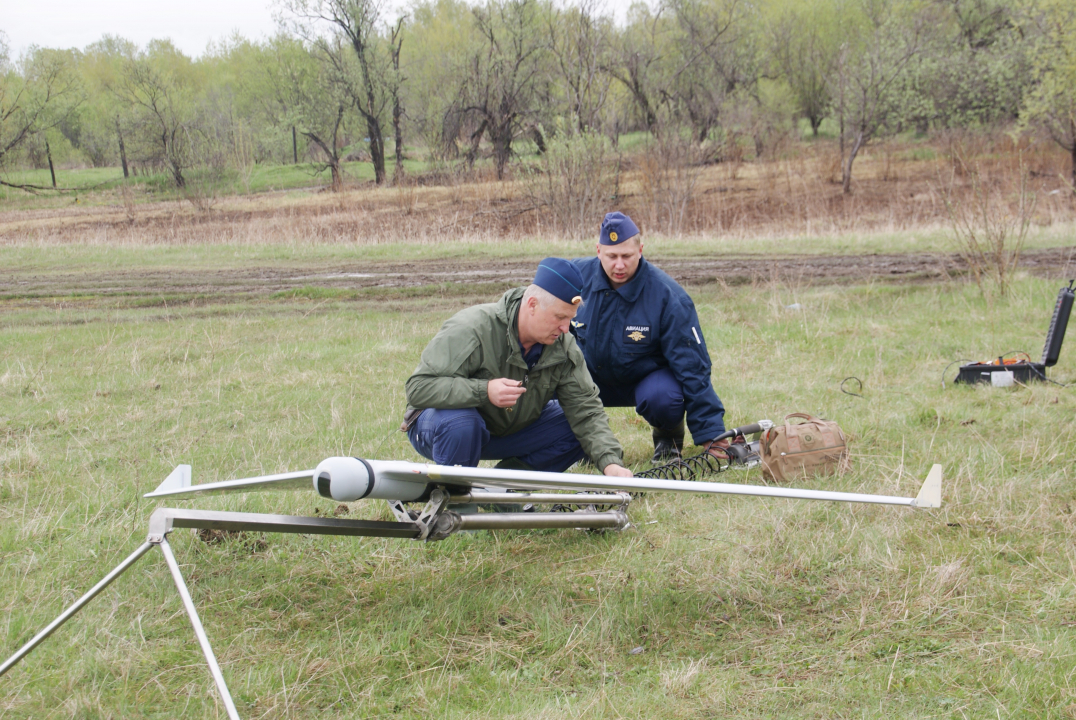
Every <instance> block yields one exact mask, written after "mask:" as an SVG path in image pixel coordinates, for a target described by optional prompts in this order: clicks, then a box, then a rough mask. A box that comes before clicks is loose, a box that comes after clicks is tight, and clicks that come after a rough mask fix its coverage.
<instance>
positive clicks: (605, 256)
mask: <svg viewBox="0 0 1076 720" xmlns="http://www.w3.org/2000/svg"><path fill="white" fill-rule="evenodd" d="M642 257H643V243H642V241H640V240H639V237H638V236H635V238H631V239H628V240H625V241H624V242H622V243H620V244H619V245H602V244H600V243H599V244H598V260H599V261H600V262H601V264H602V270H604V271H605V276H606V277H608V278H609V282H610V284H611V285H612V286H613V289H614V290H616V289H617V288H619V287H620V286H621V285H623V284H624V283H626V282H628V281H629V280H631V279H632V278H633V277H635V271H636V270H638V269H639V260H641V259H642Z"/></svg>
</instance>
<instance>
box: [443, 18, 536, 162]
mask: <svg viewBox="0 0 1076 720" xmlns="http://www.w3.org/2000/svg"><path fill="white" fill-rule="evenodd" d="M538 11H539V7H538V3H537V1H536V0H489V1H488V2H487V4H486V5H484V6H481V7H476V8H474V10H473V13H474V22H475V27H476V29H477V30H478V33H479V35H480V37H481V42H480V44H479V45H478V47H477V48H476V49H475V51H474V52H473V53H472V55H471V57H470V59H469V61H468V68H467V75H466V79H465V80H464V83H463V88H462V90H461V93H460V95H461V102H460V105H459V111H460V112H462V113H464V114H469V115H473V116H475V117H476V118H477V119H478V123H479V124H478V129H477V130H475V131H474V132H473V133H472V134H471V138H470V140H471V152H470V158H471V160H472V161H473V158H474V154H475V153H476V152H477V149H478V143H479V142H480V141H481V139H482V135H483V134H487V135H488V136H489V139H490V142H491V143H492V145H493V158H494V163H495V165H496V168H497V179H498V180H500V179H503V178H504V168H505V165H506V164H507V163H508V159H509V158H510V157H511V155H512V141H513V140H514V139H515V137H516V136H517V134H518V133H519V132H520V131H521V129H522V128H523V127H524V126H525V124H526V121H527V119H528V118H529V117H530V116H531V115H532V114H533V113H534V111H535V109H536V104H537V97H538V83H539V81H540V75H539V72H540V70H541V59H542V55H543V51H544V49H545V47H546V44H545V41H544V39H543V38H542V37H541V26H540V24H539V17H538Z"/></svg>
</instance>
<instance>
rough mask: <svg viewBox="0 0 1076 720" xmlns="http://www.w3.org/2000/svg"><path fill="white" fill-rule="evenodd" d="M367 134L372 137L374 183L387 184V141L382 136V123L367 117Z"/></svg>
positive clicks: (371, 158) (374, 118)
mask: <svg viewBox="0 0 1076 720" xmlns="http://www.w3.org/2000/svg"><path fill="white" fill-rule="evenodd" d="M366 132H367V133H369V135H370V160H371V161H372V162H373V164H374V182H375V183H377V184H378V185H381V184H382V183H384V182H385V139H384V138H383V137H382V135H381V123H380V122H378V120H377V118H376V117H374V116H372V115H367V116H366Z"/></svg>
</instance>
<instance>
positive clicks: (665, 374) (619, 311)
mask: <svg viewBox="0 0 1076 720" xmlns="http://www.w3.org/2000/svg"><path fill="white" fill-rule="evenodd" d="M572 262H573V263H575V265H576V266H577V267H578V268H579V271H580V272H581V273H582V275H583V283H584V284H583V305H582V307H581V308H580V309H579V313H578V315H576V317H575V320H573V321H572V334H573V335H575V340H576V343H578V345H579V347H580V348H581V349H582V351H583V356H584V357H585V358H586V361H587V368H588V369H589V370H590V375H591V377H592V378H593V379H594V383H595V384H596V385H597V386H598V391H599V393H600V396H601V401H602V404H603V405H605V406H606V407H633V406H634V407H635V409H636V412H638V413H639V415H641V416H642V417H643V419H645V420H646V421H647V422H648V423H650V424H651V425H652V426H653V427H655V428H658V429H659V430H672V429H674V428H675V427H676V426H677V425H679V423H680V421H681V420H682V419H683V417H684V411H685V409H686V411H687V426H688V429H689V430H690V431H691V437H692V439H693V440H694V441H695V444H696V445H702V444H704V443H707V442H710V441H711V440H713V439H714V438H715V437H717V436H718V435H720V434H721V433H722V432H724V431H725V420H724V416H725V407H724V406H723V405H722V404H721V400H720V398H718V397H717V393H716V392H714V387H713V384H712V383H711V381H710V367H711V363H710V354H709V353H708V352H707V350H706V340H705V338H703V336H702V330H701V328H700V327H699V317H698V315H697V314H696V312H695V304H694V303H693V302H692V301H691V298H690V297H689V296H688V294H687V293H686V292H685V291H684V289H683V288H682V287H680V285H679V284H678V283H677V282H676V281H675V280H673V279H672V278H671V277H669V276H668V275H666V274H665V273H664V272H662V271H661V270H659V269H658V268H656V267H654V266H653V265H650V264H649V263H648V262H647V261H646V259H645V258H641V259H640V260H639V268H638V269H637V270H636V272H635V275H634V276H633V277H632V279H631V280H629V281H628V282H627V283H625V284H624V285H622V286H621V287H620V289H618V290H614V289H613V288H612V287H611V286H610V284H609V280H608V278H607V277H606V275H605V271H604V270H602V266H601V261H600V260H599V259H598V258H596V257H592V258H579V259H575V260H572Z"/></svg>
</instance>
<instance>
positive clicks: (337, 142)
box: [261, 35, 352, 192]
mask: <svg viewBox="0 0 1076 720" xmlns="http://www.w3.org/2000/svg"><path fill="white" fill-rule="evenodd" d="M270 48H271V50H272V56H273V62H271V63H267V64H265V65H264V66H263V67H262V68H261V73H262V74H263V76H264V80H265V82H264V83H263V86H264V87H266V88H269V89H270V91H271V92H272V96H271V97H272V100H271V102H268V103H267V106H266V112H267V115H268V116H269V117H270V118H272V119H273V120H274V121H275V122H276V123H277V124H278V125H280V126H283V127H289V126H290V127H295V128H296V129H297V131H298V132H299V133H300V134H302V136H303V137H304V138H306V139H307V140H309V141H310V142H311V143H313V144H314V146H315V147H317V148H318V149H319V150H320V151H321V155H322V158H323V160H324V163H325V164H324V166H323V169H324V168H328V169H329V172H330V174H331V176H332V189H333V191H334V192H338V191H339V190H340V189H341V188H342V187H343V182H344V178H343V171H342V169H341V162H342V161H343V158H342V156H341V150H342V149H343V147H344V145H345V142H344V140H345V131H346V121H347V119H348V112H347V110H348V109H349V108H350V107H351V106H352V101H351V95H350V93H349V90H348V88H347V87H346V86H345V85H344V84H343V83H342V82H341V81H340V79H339V77H338V76H337V74H336V73H335V72H334V69H333V66H332V65H327V64H326V63H324V62H322V61H319V60H318V58H316V57H315V56H314V55H313V54H312V53H311V52H310V50H309V49H308V48H307V47H306V46H304V45H303V43H302V42H301V41H299V40H296V39H294V38H290V37H286V36H282V35H280V36H277V37H275V38H273V40H271V41H270ZM336 50H337V54H340V53H339V51H340V47H339V43H338V44H337V46H336Z"/></svg>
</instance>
